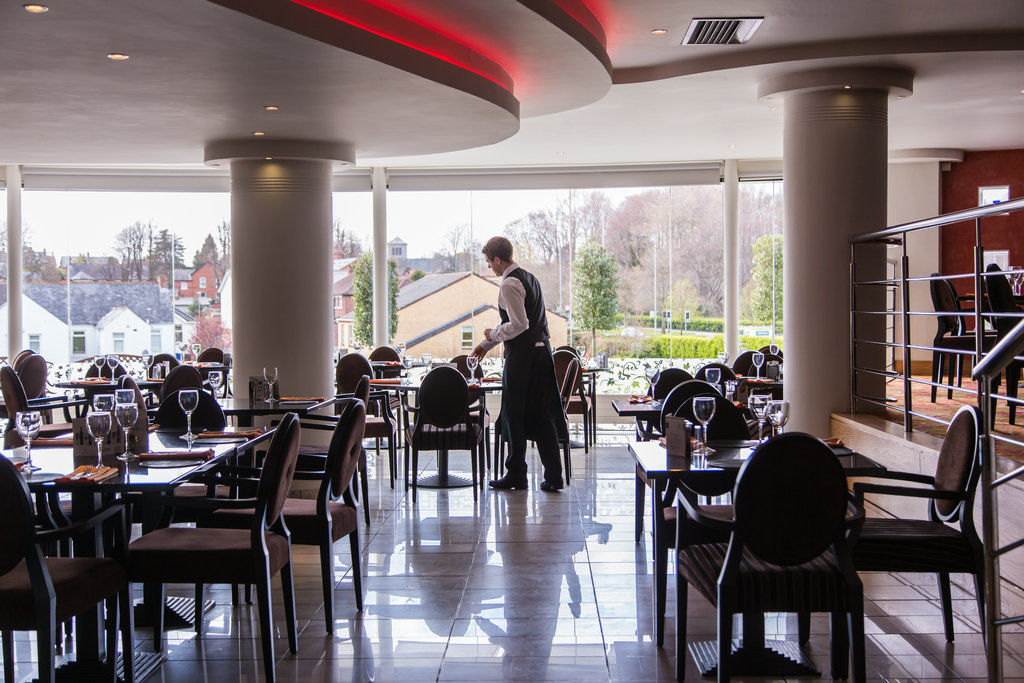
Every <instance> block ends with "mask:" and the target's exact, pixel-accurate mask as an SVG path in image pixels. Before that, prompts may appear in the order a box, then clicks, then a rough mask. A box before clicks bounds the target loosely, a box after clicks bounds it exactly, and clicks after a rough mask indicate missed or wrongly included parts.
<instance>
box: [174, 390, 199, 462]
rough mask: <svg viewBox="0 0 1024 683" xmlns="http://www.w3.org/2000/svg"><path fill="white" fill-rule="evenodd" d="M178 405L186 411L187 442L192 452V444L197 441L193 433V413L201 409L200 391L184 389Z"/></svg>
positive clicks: (180, 394)
mask: <svg viewBox="0 0 1024 683" xmlns="http://www.w3.org/2000/svg"><path fill="white" fill-rule="evenodd" d="M178 405H179V406H181V409H182V410H184V411H185V441H187V442H188V449H189V450H192V442H193V441H195V440H196V436H195V434H193V433H192V413H193V412H194V411H195V409H196V408H198V407H199V390H198V389H182V390H181V391H179V392H178Z"/></svg>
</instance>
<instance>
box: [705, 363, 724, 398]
mask: <svg viewBox="0 0 1024 683" xmlns="http://www.w3.org/2000/svg"><path fill="white" fill-rule="evenodd" d="M704 377H705V378H707V382H708V384H710V385H712V386H714V387H715V389H718V391H719V393H721V391H722V388H721V387H720V386H719V383H720V382H721V381H722V368H708V369H707V372H705V373H704Z"/></svg>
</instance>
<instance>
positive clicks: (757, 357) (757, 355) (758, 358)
mask: <svg viewBox="0 0 1024 683" xmlns="http://www.w3.org/2000/svg"><path fill="white" fill-rule="evenodd" d="M750 360H752V361H753V362H754V367H755V368H757V379H761V366H762V365H764V354H763V353H761V352H760V351H755V352H754V355H753V356H751V357H750Z"/></svg>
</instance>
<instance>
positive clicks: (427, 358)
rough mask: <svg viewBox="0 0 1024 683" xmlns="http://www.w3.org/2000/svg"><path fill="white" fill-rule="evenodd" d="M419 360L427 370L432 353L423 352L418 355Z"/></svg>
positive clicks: (431, 360) (431, 359)
mask: <svg viewBox="0 0 1024 683" xmlns="http://www.w3.org/2000/svg"><path fill="white" fill-rule="evenodd" d="M420 360H421V361H422V362H423V365H425V366H426V367H427V369H428V370H429V369H430V364H431V363H432V362H433V361H434V356H433V355H432V354H429V353H425V354H423V355H422V356H421V357H420Z"/></svg>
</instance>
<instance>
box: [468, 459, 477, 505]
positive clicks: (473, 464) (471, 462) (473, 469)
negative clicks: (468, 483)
mask: <svg viewBox="0 0 1024 683" xmlns="http://www.w3.org/2000/svg"><path fill="white" fill-rule="evenodd" d="M478 451H479V446H478V447H477V448H473V449H471V450H470V451H469V470H470V477H471V478H472V479H473V486H472V487H471V488H472V489H473V502H474V503H475V502H476V501H477V487H476V478H477V466H476V461H477V452H478Z"/></svg>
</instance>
